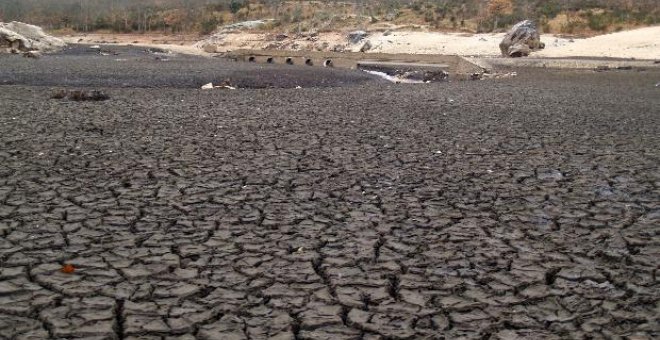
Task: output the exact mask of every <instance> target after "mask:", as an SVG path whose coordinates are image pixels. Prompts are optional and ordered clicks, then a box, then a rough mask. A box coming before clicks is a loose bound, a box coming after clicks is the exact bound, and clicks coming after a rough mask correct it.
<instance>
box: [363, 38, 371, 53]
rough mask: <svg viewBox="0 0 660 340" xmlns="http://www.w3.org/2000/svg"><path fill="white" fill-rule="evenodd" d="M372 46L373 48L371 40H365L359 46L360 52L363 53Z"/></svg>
mask: <svg viewBox="0 0 660 340" xmlns="http://www.w3.org/2000/svg"><path fill="white" fill-rule="evenodd" d="M372 48H373V45H371V41H367V42H365V43H364V45H362V47H361V48H360V52H363V53H364V52H367V51H369V50H370V49H372Z"/></svg>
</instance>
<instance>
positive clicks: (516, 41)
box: [500, 20, 545, 58]
mask: <svg viewBox="0 0 660 340" xmlns="http://www.w3.org/2000/svg"><path fill="white" fill-rule="evenodd" d="M544 48H545V44H544V43H542V42H541V35H540V34H539V31H538V30H537V29H536V24H534V22H533V21H531V20H524V21H521V22H519V23H517V24H515V25H514V26H513V28H511V30H510V31H509V32H508V33H507V34H506V35H505V36H504V39H502V42H501V43H500V51H501V52H502V55H503V56H505V57H510V58H518V57H526V56H528V55H529V54H530V53H532V52H534V51H538V50H542V49H544Z"/></svg>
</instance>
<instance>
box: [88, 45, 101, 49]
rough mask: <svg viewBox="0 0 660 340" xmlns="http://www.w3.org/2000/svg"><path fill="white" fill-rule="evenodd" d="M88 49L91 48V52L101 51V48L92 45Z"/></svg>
mask: <svg viewBox="0 0 660 340" xmlns="http://www.w3.org/2000/svg"><path fill="white" fill-rule="evenodd" d="M89 48H91V49H93V50H100V49H101V46H99V45H92V46H90V47H89Z"/></svg>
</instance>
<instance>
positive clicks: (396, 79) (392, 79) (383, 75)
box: [363, 70, 424, 84]
mask: <svg viewBox="0 0 660 340" xmlns="http://www.w3.org/2000/svg"><path fill="white" fill-rule="evenodd" d="M363 71H364V72H367V73H369V74H373V75H375V76H378V77H381V78H383V79H385V80H388V81H390V82H393V83H397V84H401V83H405V84H424V82H423V81H421V80H412V79H404V78H399V77H395V76H391V75H389V74H387V73H385V72H378V71H370V70H363Z"/></svg>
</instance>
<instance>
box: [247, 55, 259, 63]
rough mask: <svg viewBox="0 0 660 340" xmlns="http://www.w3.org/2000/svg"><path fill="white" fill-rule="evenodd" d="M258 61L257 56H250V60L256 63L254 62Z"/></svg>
mask: <svg viewBox="0 0 660 340" xmlns="http://www.w3.org/2000/svg"><path fill="white" fill-rule="evenodd" d="M256 61H257V58H255V57H254V56H250V57H249V58H248V62H251V63H254V62H256Z"/></svg>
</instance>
